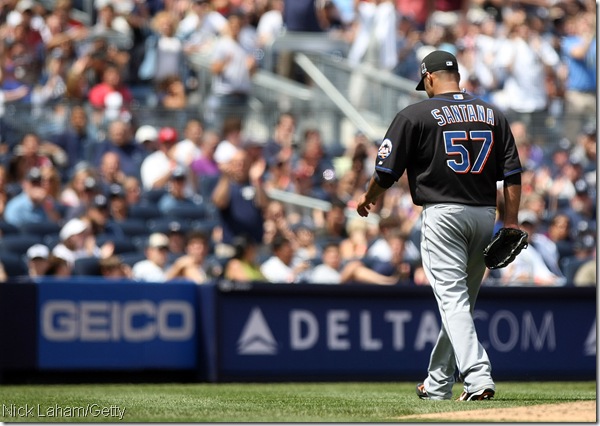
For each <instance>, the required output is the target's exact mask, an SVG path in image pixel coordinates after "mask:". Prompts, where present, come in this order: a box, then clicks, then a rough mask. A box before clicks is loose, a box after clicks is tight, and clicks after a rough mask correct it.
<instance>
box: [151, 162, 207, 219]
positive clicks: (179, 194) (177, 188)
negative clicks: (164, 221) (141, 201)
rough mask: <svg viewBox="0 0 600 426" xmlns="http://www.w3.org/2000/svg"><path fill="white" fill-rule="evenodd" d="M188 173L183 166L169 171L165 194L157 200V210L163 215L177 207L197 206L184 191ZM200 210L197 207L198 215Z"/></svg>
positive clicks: (187, 184)
mask: <svg viewBox="0 0 600 426" xmlns="http://www.w3.org/2000/svg"><path fill="white" fill-rule="evenodd" d="M188 174H189V171H188V170H187V169H186V168H185V167H183V166H177V167H175V168H174V169H173V170H172V171H171V176H170V180H169V183H168V185H167V193H166V194H164V195H163V196H162V197H161V198H160V200H158V209H159V210H160V211H161V212H162V213H163V214H165V215H168V214H169V211H170V210H172V209H174V208H178V207H188V206H195V205H197V204H196V203H195V202H194V200H193V198H192V195H191V194H190V193H189V192H188V191H186V189H187V188H186V186H189V182H188V180H189V179H188ZM200 211H201V209H200V207H198V213H200Z"/></svg>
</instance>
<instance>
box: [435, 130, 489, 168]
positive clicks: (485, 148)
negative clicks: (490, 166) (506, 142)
mask: <svg viewBox="0 0 600 426" xmlns="http://www.w3.org/2000/svg"><path fill="white" fill-rule="evenodd" d="M462 141H471V142H481V149H480V150H479V154H477V158H475V161H474V162H473V163H471V156H470V153H469V151H468V150H467V148H466V147H465V146H464V145H463V144H461V143H459V142H462ZM493 145H494V138H493V134H492V131H491V130H471V131H470V132H468V134H467V132H466V131H464V130H457V131H451V132H450V131H449V132H444V148H445V149H446V154H447V155H449V156H452V157H451V158H450V159H448V160H446V164H447V165H448V167H450V168H451V169H452V170H454V172H456V173H469V172H470V173H475V174H477V173H481V172H482V171H483V168H484V167H485V163H486V162H487V160H488V158H489V156H490V152H492V146H493Z"/></svg>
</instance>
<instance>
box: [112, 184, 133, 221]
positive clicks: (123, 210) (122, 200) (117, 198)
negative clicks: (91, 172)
mask: <svg viewBox="0 0 600 426" xmlns="http://www.w3.org/2000/svg"><path fill="white" fill-rule="evenodd" d="M107 197H108V209H109V214H110V217H111V218H112V220H114V221H115V222H117V223H119V222H123V221H125V220H126V219H128V218H129V205H128V204H127V197H126V194H125V190H124V189H123V187H122V186H121V185H119V184H117V183H114V184H112V185H111V186H110V187H109V188H108V193H107Z"/></svg>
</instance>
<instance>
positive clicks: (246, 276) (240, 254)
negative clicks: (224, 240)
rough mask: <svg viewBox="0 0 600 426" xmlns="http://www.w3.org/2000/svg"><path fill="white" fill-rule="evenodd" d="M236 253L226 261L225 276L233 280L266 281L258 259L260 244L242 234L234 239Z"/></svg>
mask: <svg viewBox="0 0 600 426" xmlns="http://www.w3.org/2000/svg"><path fill="white" fill-rule="evenodd" d="M232 245H233V247H234V255H233V257H232V258H231V259H229V260H227V261H226V263H225V267H224V271H223V278H225V279H227V280H231V281H239V282H251V281H262V282H264V281H266V279H265V277H264V275H263V274H262V272H261V271H260V265H259V263H258V261H257V258H258V247H259V245H258V244H257V243H256V242H255V241H253V240H252V239H250V238H246V237H245V236H243V235H241V236H238V237H235V238H234V239H233V241H232Z"/></svg>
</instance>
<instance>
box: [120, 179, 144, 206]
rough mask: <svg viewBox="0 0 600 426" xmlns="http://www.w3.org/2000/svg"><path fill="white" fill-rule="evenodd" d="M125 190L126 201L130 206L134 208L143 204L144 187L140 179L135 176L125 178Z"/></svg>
mask: <svg viewBox="0 0 600 426" xmlns="http://www.w3.org/2000/svg"><path fill="white" fill-rule="evenodd" d="M123 190H124V191H125V200H126V202H127V205H128V206H133V205H136V204H138V203H140V202H141V199H142V187H141V185H140V181H139V179H138V178H136V177H134V176H127V177H125V179H124V181H123Z"/></svg>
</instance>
